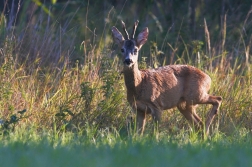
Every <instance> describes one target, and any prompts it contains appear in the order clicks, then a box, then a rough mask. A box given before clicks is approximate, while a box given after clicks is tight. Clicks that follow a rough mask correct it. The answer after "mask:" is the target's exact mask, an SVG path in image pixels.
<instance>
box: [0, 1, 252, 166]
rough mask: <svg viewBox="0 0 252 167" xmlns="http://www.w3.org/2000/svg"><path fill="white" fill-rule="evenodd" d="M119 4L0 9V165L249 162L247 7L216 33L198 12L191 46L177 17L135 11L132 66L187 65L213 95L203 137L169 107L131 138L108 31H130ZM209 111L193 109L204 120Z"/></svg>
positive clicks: (251, 69) (251, 118)
mask: <svg viewBox="0 0 252 167" xmlns="http://www.w3.org/2000/svg"><path fill="white" fill-rule="evenodd" d="M6 2H7V1H6ZM126 2H127V1H126ZM126 2H125V5H118V7H114V6H112V5H111V4H109V3H107V2H106V3H104V4H103V7H102V8H98V7H97V5H99V2H98V1H97V2H96V1H93V2H89V1H88V2H87V3H80V2H79V1H74V2H72V3H70V2H69V3H62V4H61V3H56V2H55V4H52V2H51V3H49V5H48V4H42V3H39V1H26V2H24V3H23V4H22V5H23V10H22V11H21V10H20V11H19V12H18V13H17V15H15V14H11V13H10V14H9V15H6V14H5V12H4V11H3V12H2V13H1V18H0V19H1V20H0V64H1V66H0V166H8V167H12V166H13V167H14V166H15V167H16V166H20V167H23V166H25V167H29V166H38V167H39V166H252V159H251V156H252V133H251V129H252V84H251V78H252V65H251V50H250V48H251V44H252V36H251V29H252V28H251V26H252V24H251V21H250V19H251V17H252V16H251V13H252V12H251V11H252V10H251V9H249V10H244V11H243V15H242V14H240V15H235V16H234V15H232V14H229V15H228V17H227V18H225V17H222V20H221V26H219V27H218V28H216V26H213V24H214V23H215V22H214V21H215V20H214V19H213V20H212V22H211V19H209V18H208V15H206V16H205V17H206V19H205V18H204V19H201V20H200V19H199V22H200V26H199V27H200V28H201V29H200V28H199V29H200V30H198V31H196V32H197V35H196V36H197V37H198V39H197V40H196V39H192V38H191V37H189V36H190V35H191V34H190V30H189V29H188V27H189V26H188V24H187V23H185V22H186V21H184V20H183V19H180V18H181V15H183V13H182V14H181V15H179V14H178V13H176V12H174V13H173V14H178V16H177V17H178V19H177V20H176V21H175V22H174V23H173V24H170V25H169V26H165V24H164V23H163V22H162V20H161V16H160V17H158V15H155V12H157V10H154V11H152V13H151V12H149V14H148V17H147V16H146V13H141V12H144V11H139V13H138V17H139V18H138V19H139V21H140V23H139V28H138V30H137V32H140V31H141V29H142V28H143V27H145V26H148V27H149V30H150V37H149V41H148V42H147V44H146V45H144V46H143V49H142V50H141V53H140V54H141V55H140V58H139V64H140V68H142V69H145V68H155V67H158V66H163V65H166V64H190V65H193V66H196V67H198V68H200V69H201V70H203V71H204V72H206V73H207V74H208V75H209V76H210V77H211V78H212V86H211V90H210V92H211V94H214V95H219V96H222V98H223V103H222V105H221V108H220V111H219V113H218V115H217V116H216V117H215V120H214V122H213V124H212V125H211V129H210V136H209V137H208V138H207V139H205V140H202V139H201V137H200V135H198V134H197V133H196V132H194V131H193V130H192V129H191V128H190V126H189V124H188V123H187V121H186V119H185V118H184V117H183V116H182V115H181V114H180V113H179V111H178V110H177V109H171V110H168V111H165V112H164V113H163V116H162V122H161V123H160V125H159V131H158V132H153V131H152V121H151V117H149V118H148V123H147V127H146V131H145V134H144V135H143V136H139V135H137V134H136V133H135V129H136V125H135V115H134V114H133V113H132V110H131V108H130V106H129V104H128V103H127V100H126V88H125V86H124V79H123V75H122V74H121V70H122V61H121V59H120V53H119V51H118V50H119V49H118V48H117V46H116V45H115V44H114V43H113V41H112V37H111V32H110V31H111V30H110V29H111V27H112V26H114V25H116V26H117V27H118V28H120V24H119V22H120V19H125V20H126V21H125V22H126V24H127V25H128V26H129V27H131V26H132V25H133V21H131V20H130V19H129V17H131V18H134V16H133V15H134V14H129V13H128V12H127V11H126V8H127V5H128V8H129V5H130V4H129V3H126ZM89 3H90V4H89ZM146 3H147V2H146ZM184 3H187V2H184ZM83 4H84V5H83ZM151 5H153V4H151ZM151 5H150V6H148V10H150V9H151ZM78 6H81V8H79V7H78ZM94 6H96V7H94ZM157 6H158V5H157ZM158 7H159V8H160V11H161V7H162V5H161V6H158ZM175 7H177V8H179V6H175ZM242 7H244V6H242ZM135 8H137V7H136V3H134V4H132V9H135ZM28 9H29V10H28ZM76 9H77V10H76ZM101 9H102V10H101ZM17 10H19V9H17ZM99 10H101V11H102V12H98V11H99ZM26 11H32V12H30V13H29V12H28V13H27V12H26ZM178 11H180V10H179V9H178ZM147 13H148V12H147ZM227 14H228V13H227ZM184 15H186V14H185V13H184ZM17 16H19V17H17ZM238 16H241V18H239V19H237V18H238ZM242 16H243V17H242ZM209 17H210V16H209ZM233 17H235V18H233ZM212 18H213V17H212ZM148 20H149V21H148ZM237 20H238V21H239V23H240V24H235V23H234V21H237ZM216 22H217V21H216ZM195 25H198V24H195ZM234 25H237V26H234ZM161 29H166V30H167V31H165V30H163V31H161ZM193 38H195V37H193ZM210 107H211V106H208V105H202V106H200V107H199V109H198V111H197V113H199V115H200V116H201V117H202V118H205V115H206V113H207V111H208V110H210Z"/></svg>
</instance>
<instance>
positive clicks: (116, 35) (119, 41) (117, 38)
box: [112, 26, 124, 46]
mask: <svg viewBox="0 0 252 167" xmlns="http://www.w3.org/2000/svg"><path fill="white" fill-rule="evenodd" d="M112 34H113V38H114V42H115V43H117V44H118V45H119V46H121V45H122V43H123V41H124V38H123V35H122V34H121V33H120V31H119V30H118V29H117V28H116V27H114V26H113V27H112Z"/></svg>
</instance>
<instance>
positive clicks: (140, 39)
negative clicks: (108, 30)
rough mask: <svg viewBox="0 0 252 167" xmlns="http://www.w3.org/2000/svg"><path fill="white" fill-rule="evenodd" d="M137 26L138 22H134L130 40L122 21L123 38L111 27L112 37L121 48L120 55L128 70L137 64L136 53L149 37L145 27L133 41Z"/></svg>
mask: <svg viewBox="0 0 252 167" xmlns="http://www.w3.org/2000/svg"><path fill="white" fill-rule="evenodd" d="M137 25H138V21H136V22H135V24H134V26H133V30H132V34H131V37H130V38H129V34H128V32H127V30H126V27H125V24H124V22H123V21H122V27H123V31H124V32H125V35H126V36H125V38H124V37H123V35H122V34H121V33H120V31H119V30H118V29H117V28H116V27H112V34H113V37H114V41H115V42H116V43H117V44H118V46H119V47H120V48H121V53H122V55H123V63H124V65H125V66H126V67H128V68H131V67H132V66H133V65H134V64H136V63H137V59H138V52H139V50H140V49H141V47H142V46H143V44H145V42H146V41H147V38H148V35H149V30H148V28H147V27H146V28H144V30H143V31H142V32H140V33H139V34H138V36H137V38H136V39H134V36H135V31H136V28H137Z"/></svg>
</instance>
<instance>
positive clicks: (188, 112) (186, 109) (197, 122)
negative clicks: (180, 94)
mask: <svg viewBox="0 0 252 167" xmlns="http://www.w3.org/2000/svg"><path fill="white" fill-rule="evenodd" d="M177 108H178V109H179V111H180V112H181V113H182V114H183V115H184V116H185V118H186V119H187V120H188V121H189V123H190V124H191V126H193V128H194V129H195V130H196V131H200V130H201V129H202V127H203V122H202V120H201V118H200V117H199V116H198V115H197V113H196V108H197V105H192V104H189V103H187V102H186V101H181V102H180V103H179V104H178V105H177Z"/></svg>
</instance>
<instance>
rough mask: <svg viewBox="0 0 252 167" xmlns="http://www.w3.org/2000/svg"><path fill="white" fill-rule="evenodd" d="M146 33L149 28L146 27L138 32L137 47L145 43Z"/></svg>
mask: <svg viewBox="0 0 252 167" xmlns="http://www.w3.org/2000/svg"><path fill="white" fill-rule="evenodd" d="M148 35H149V30H148V28H147V27H146V28H145V29H144V30H143V31H142V32H140V34H138V36H137V39H136V43H137V47H138V48H139V49H140V48H141V47H142V46H143V44H145V42H146V41H147V39H148Z"/></svg>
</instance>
